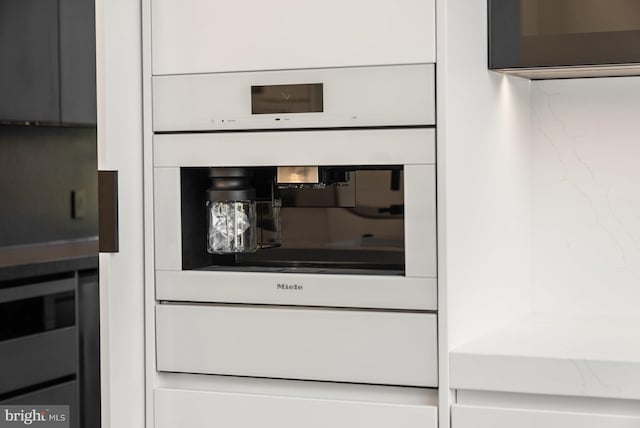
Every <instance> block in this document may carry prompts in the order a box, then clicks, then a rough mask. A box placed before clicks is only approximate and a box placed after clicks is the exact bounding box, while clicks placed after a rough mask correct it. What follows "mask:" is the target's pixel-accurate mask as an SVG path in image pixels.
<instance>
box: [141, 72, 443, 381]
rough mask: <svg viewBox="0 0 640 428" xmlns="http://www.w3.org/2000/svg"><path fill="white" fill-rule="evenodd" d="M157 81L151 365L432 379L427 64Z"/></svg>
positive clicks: (431, 147)
mask: <svg viewBox="0 0 640 428" xmlns="http://www.w3.org/2000/svg"><path fill="white" fill-rule="evenodd" d="M153 84H154V87H153V94H154V133H155V134H154V142H153V146H154V153H153V156H154V159H153V163H154V189H155V190H154V227H155V234H154V236H155V273H156V275H155V281H156V289H155V291H156V296H155V297H156V301H157V305H156V334H157V338H156V352H157V369H158V370H159V371H160V372H177V373H199V374H214V375H216V374H217V375H233V376H250V377H268V378H285V379H303V380H311V381H314V380H327V381H334V382H355V383H369V384H384V385H403V386H418V387H434V386H437V333H436V330H437V327H436V326H437V322H436V320H437V317H436V314H435V311H436V310H437V270H436V198H435V177H436V172H435V168H436V166H435V129H434V124H435V97H434V92H435V80H434V66H433V65H432V64H419V65H398V66H384V67H355V68H338V69H321V70H289V71H266V72H247V73H220V74H206V75H176V76H156V77H154V82H153ZM292 328H293V329H294V330H293V331H292V330H291V329H292ZM292 361H293V363H291V362H292ZM364 361H366V363H363V362H364Z"/></svg>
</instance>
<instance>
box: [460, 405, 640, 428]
mask: <svg viewBox="0 0 640 428" xmlns="http://www.w3.org/2000/svg"><path fill="white" fill-rule="evenodd" d="M451 422H452V428H640V417H634V416H615V415H600V414H587V413H573V412H556V411H542V410H520V409H503V408H495V407H474V406H452V409H451Z"/></svg>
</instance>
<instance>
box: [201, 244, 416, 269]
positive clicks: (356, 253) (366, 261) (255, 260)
mask: <svg viewBox="0 0 640 428" xmlns="http://www.w3.org/2000/svg"><path fill="white" fill-rule="evenodd" d="M228 257H230V258H232V259H233V262H232V263H229V264H227V263H224V264H219V265H212V266H207V267H203V268H200V269H198V270H206V271H243V272H278V273H314V274H342V275H404V252H403V251H398V250H367V249H358V250H351V251H350V250H341V249H332V248H330V249H327V248H319V249H309V248H273V249H269V250H267V251H258V252H255V253H253V254H242V255H236V256H228Z"/></svg>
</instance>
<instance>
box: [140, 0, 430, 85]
mask: <svg viewBox="0 0 640 428" xmlns="http://www.w3.org/2000/svg"><path fill="white" fill-rule="evenodd" d="M152 3H153V4H152V7H151V12H152V18H151V19H152V38H153V52H152V54H153V55H152V56H153V74H156V75H158V74H185V73H210V72H219V71H245V70H282V69H292V68H320V67H345V66H361V65H378V64H414V63H421V62H435V57H436V55H435V0H376V1H369V0H349V1H341V0H323V1H300V0H270V1H248V0H234V1H219V0H181V1H176V0H153V1H152Z"/></svg>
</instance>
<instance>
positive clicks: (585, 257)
mask: <svg viewBox="0 0 640 428" xmlns="http://www.w3.org/2000/svg"><path fill="white" fill-rule="evenodd" d="M531 133H532V141H531V143H532V165H531V168H532V189H533V193H532V201H531V202H532V223H533V224H532V231H533V234H532V240H533V241H532V242H533V249H532V272H533V278H532V279H533V283H532V297H533V307H534V310H536V311H540V312H564V313H570V314H571V313H579V314H596V315H599V316H635V317H640V77H623V78H599V79H571V80H548V81H537V82H534V83H533V84H532V87H531Z"/></svg>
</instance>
